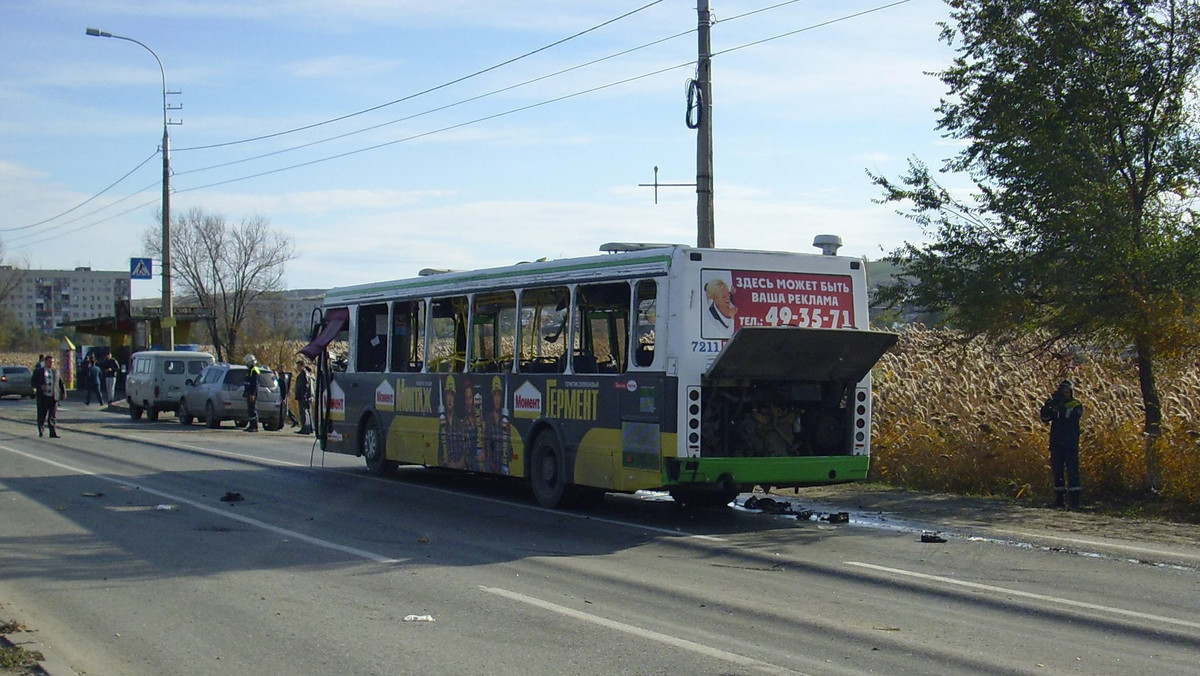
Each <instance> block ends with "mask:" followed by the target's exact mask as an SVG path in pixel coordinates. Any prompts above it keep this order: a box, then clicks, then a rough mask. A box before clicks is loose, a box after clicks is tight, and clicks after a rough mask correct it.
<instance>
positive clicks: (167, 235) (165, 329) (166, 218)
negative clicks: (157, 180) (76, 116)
mask: <svg viewBox="0 0 1200 676" xmlns="http://www.w3.org/2000/svg"><path fill="white" fill-rule="evenodd" d="M87 34H88V35H90V36H92V37H97V38H113V39H114V40H125V41H126V42H132V43H134V44H137V45H141V46H142V48H143V49H145V50H146V51H147V52H150V55H151V56H153V57H154V60H155V61H157V62H158V70H159V72H160V73H162V98H163V106H162V108H163V137H162V158H163V174H162V343H163V349H164V350H174V349H175V303H174V301H173V300H172V299H171V137H170V136H169V135H168V134H167V127H168V125H169V124H170V121H169V120H168V119H167V111H168V110H171V108H170V107H169V106H168V105H167V93H168V92H167V71H166V69H164V68H163V64H162V59H160V58H158V54H155V53H154V50H153V49H150V48H149V47H147V46H146V45H145V44H144V43H142V42H140V41H138V40H134V39H133V38H127V37H123V36H120V35H113V34H112V33H106V32H104V31H102V30H99V29H96V28H89V29H87Z"/></svg>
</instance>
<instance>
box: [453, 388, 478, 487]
mask: <svg viewBox="0 0 1200 676" xmlns="http://www.w3.org/2000/svg"><path fill="white" fill-rule="evenodd" d="M462 402H463V408H462V416H460V417H459V425H460V429H461V439H462V444H463V447H462V452H463V460H464V461H465V462H466V464H467V469H469V470H471V471H473V472H476V471H479V470H480V469H481V467H480V464H481V463H480V456H481V455H483V436H482V434H483V410H482V405H483V400H482V399H481V398H480V396H479V395H478V394H477V393H476V392H475V384H474V383H472V382H471V379H470V378H465V379H463V387H462Z"/></svg>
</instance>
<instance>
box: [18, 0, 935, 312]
mask: <svg viewBox="0 0 1200 676" xmlns="http://www.w3.org/2000/svg"><path fill="white" fill-rule="evenodd" d="M651 3H652V0H616V1H609V2H603V3H597V2H582V1H576V0H509V1H507V2H502V3H497V2H479V1H475V0H439V1H438V2H430V1H429V0H286V1H283V0H278V1H277V0H258V1H257V2H242V1H241V0H207V1H202V0H156V1H155V2H145V1H144V0H89V1H86V2H84V1H71V0H37V1H36V2H35V1H32V0H0V64H3V65H2V66H0V241H2V242H3V243H4V247H5V258H6V262H17V263H20V264H23V265H24V264H28V265H31V266H33V267H37V268H68V267H76V266H91V267H92V268H93V269H102V270H123V269H128V265H129V258H130V257H131V256H139V255H142V253H143V251H142V246H141V241H142V233H143V232H145V231H146V230H147V229H151V228H157V221H156V217H155V213H156V210H157V209H158V208H159V201H160V197H161V187H160V180H161V172H162V160H161V156H159V155H158V154H157V152H156V151H157V148H158V146H159V143H160V140H161V136H162V79H161V75H160V72H159V70H158V65H157V64H156V63H155V61H154V58H153V56H151V54H150V53H149V52H147V51H146V50H145V49H143V48H142V47H140V46H138V45H137V44H134V43H131V42H126V41H121V40H112V39H102V38H96V37H88V36H86V35H85V29H86V28H88V27H94V28H98V29H101V30H104V31H107V32H110V33H113V34H116V35H122V36H126V37H130V38H134V39H136V40H139V41H141V42H143V43H145V44H146V45H147V46H148V47H150V48H151V49H153V50H154V52H155V53H157V55H158V56H159V58H161V59H162V62H163V66H164V68H165V71H166V78H167V88H168V89H170V90H172V91H175V90H178V91H181V92H182V93H181V94H180V95H177V96H174V95H173V96H170V97H169V102H170V103H171V104H172V105H180V104H181V105H182V106H183V108H182V110H176V111H171V113H170V116H171V118H172V120H181V121H182V124H181V125H172V126H171V127H170V135H171V147H172V154H171V164H172V170H173V174H174V176H173V178H172V184H173V188H174V193H173V196H172V203H171V204H172V211H173V212H175V213H181V212H182V211H184V210H187V209H190V208H193V207H199V208H202V209H204V210H206V211H208V212H212V213H216V214H220V215H222V216H224V217H225V218H226V219H227V220H229V221H232V222H238V221H240V220H242V219H244V218H250V217H254V216H262V217H264V218H266V219H268V220H269V221H270V222H271V224H272V226H273V227H275V228H276V229H278V230H280V231H282V232H285V233H287V234H289V235H291V236H292V237H293V238H294V239H295V242H296V247H297V253H298V258H297V259H296V260H295V261H293V262H292V263H291V264H290V265H289V268H288V272H287V275H286V278H285V279H286V283H287V286H288V287H289V288H301V287H329V286H342V285H347V284H356V283H361V282H368V281H374V280H380V279H389V278H396V277H407V276H411V275H414V274H415V273H416V272H417V271H418V270H420V269H421V268H425V267H446V268H471V267H487V266H495V265H507V264H510V263H513V262H516V261H520V260H531V259H535V258H541V257H544V256H545V257H550V258H559V257H565V256H578V255H591V254H593V253H595V252H596V251H597V247H598V246H599V245H600V244H602V243H604V242H609V241H653V242H681V243H689V244H694V243H695V241H696V225H695V222H696V197H695V192H694V189H692V188H678V187H677V188H660V190H659V193H658V204H655V203H654V192H653V190H652V189H650V188H645V187H639V185H638V184H639V183H649V182H652V180H653V178H654V173H653V167H655V166H658V167H659V180H660V181H662V182H664V183H692V182H694V180H695V166H696V159H695V156H696V151H695V147H696V136H695V132H694V131H692V130H690V129H688V128H687V127H686V126H685V124H684V113H685V90H686V84H687V80H688V79H689V78H690V77H693V76H694V74H695V72H694V61H695V58H696V50H697V47H696V36H695V32H694V29H695V28H696V23H697V17H696V11H695V2H694V1H693V0H663V1H662V2H658V3H654V4H652V5H651V6H649V7H647V8H645V9H642V10H641V11H638V12H636V13H633V14H631V15H630V16H628V17H626V18H623V19H621V20H619V21H616V22H614V23H611V24H609V25H606V26H603V27H600V28H597V29H596V30H594V31H591V32H588V33H586V34H584V35H582V36H580V37H576V38H574V39H571V40H568V41H566V42H564V43H562V44H559V45H556V46H553V47H550V48H548V49H544V50H542V51H537V53H535V54H533V55H531V56H528V57H525V58H521V59H518V60H515V61H513V62H511V63H508V64H507V65H499V64H503V63H504V62H507V61H510V60H512V59H515V58H516V57H520V56H522V55H524V54H527V53H530V52H534V51H535V50H539V49H541V48H543V47H546V46H547V45H551V44H552V43H555V42H557V41H559V40H562V39H564V38H567V37H570V36H572V35H575V34H577V33H580V32H582V31H586V30H588V29H590V28H593V27H596V26H599V25H600V24H604V23H605V22H608V21H610V20H612V19H615V18H616V17H619V16H621V15H622V14H625V13H627V12H631V11H632V10H636V9H638V8H641V7H643V6H645V5H648V4H651ZM777 4H780V3H779V0H736V1H735V0H712V10H713V16H714V18H715V20H716V23H715V25H714V26H713V28H712V47H713V51H714V54H715V56H714V59H713V83H714V84H713V91H714V93H713V103H714V107H715V112H714V115H713V126H714V178H715V190H714V194H715V224H716V242H717V245H718V246H722V247H735V248H752V249H780V250H793V251H813V250H814V249H812V247H811V244H812V239H813V237H814V236H815V235H817V234H822V233H835V234H839V235H841V236H842V238H843V240H844V241H845V245H846V246H845V248H844V249H843V250H842V253H849V254H852V255H865V256H868V257H871V258H877V257H879V256H881V255H882V254H883V253H884V252H885V251H890V250H891V249H893V248H894V247H896V246H898V245H899V244H901V243H902V242H903V241H906V240H907V241H920V239H921V233H920V232H919V231H918V230H917V229H916V228H915V226H914V225H913V224H911V223H910V222H909V221H907V220H905V219H903V218H902V217H900V216H898V215H897V214H896V213H895V211H894V208H893V207H890V206H884V205H877V204H874V203H873V202H872V199H873V198H875V197H877V196H878V194H879V193H878V190H877V189H876V188H875V187H874V186H872V184H871V183H870V180H869V178H868V177H867V175H866V173H865V172H866V171H867V170H870V171H872V172H878V173H882V174H884V175H887V176H893V177H894V176H897V175H899V174H900V173H902V172H903V171H904V169H905V166H906V160H907V158H908V157H910V156H913V155H915V156H918V157H920V158H922V159H923V160H925V161H926V162H928V163H929V164H930V165H931V166H940V164H941V161H942V160H944V159H945V158H948V157H950V156H952V155H953V154H954V153H955V151H956V146H955V145H954V144H953V143H952V142H950V141H948V140H947V139H944V138H942V136H941V134H940V133H939V132H938V131H937V130H936V129H935V128H934V125H935V123H936V120H937V115H936V113H935V112H934V108H935V107H936V106H937V104H938V101H939V98H940V97H941V95H942V94H943V92H944V86H943V85H942V84H941V83H940V82H939V81H938V80H937V79H936V78H935V77H932V76H930V75H928V74H927V73H928V72H931V71H937V70H940V69H942V68H944V67H946V66H947V65H948V64H949V61H950V58H951V56H952V53H951V51H950V49H949V48H948V47H946V46H945V45H944V44H941V43H939V42H938V39H937V37H938V32H939V28H938V26H937V22H938V21H942V20H945V18H946V15H947V8H946V6H945V4H944V3H943V2H942V1H941V0H910V1H909V2H903V3H899V4H896V5H895V6H892V7H888V8H884V9H879V11H874V12H869V13H866V14H862V15H861V16H857V17H854V18H849V19H846V20H844V21H837V20H838V19H842V18H844V17H848V16H851V15H855V14H858V13H860V12H868V10H873V9H876V8H881V7H884V6H885V5H889V4H891V2H889V0H865V1H861V0H802V1H798V2H792V3H787V4H783V5H782V6H779V7H776V8H774V9H767V10H766V11H761V12H755V10H762V9H764V8H769V7H771V6H773V5H777ZM831 21H832V22H834V23H829V24H828V25H821V24H825V23H826V22H831ZM804 29H809V30H804ZM681 33H682V34H683V35H682V36H680V37H676V38H674V39H669V40H663V39H664V38H669V37H671V36H674V35H677V34H681ZM786 33H794V34H792V35H790V36H787V37H782V38H778V39H769V38H774V37H776V36H779V35H782V34H786ZM660 40H663V41H662V42H659V43H658V44H654V45H653V46H649V47H645V48H643V49H637V50H635V51H631V52H629V53H627V54H624V55H621V56H615V57H613V58H607V59H605V57H609V56H612V55H615V54H618V53H621V52H625V51H626V50H631V49H634V48H637V47H641V46H643V45H648V44H650V43H654V42H656V41H660ZM764 40H765V42H760V41H764ZM754 43H758V44H754ZM597 59H605V60H603V61H600V62H598V63H595V64H593V65H590V66H585V67H582V68H575V67H577V66H581V65H583V64H587V63H589V62H592V61H595V60H597ZM495 66H499V67H495ZM675 66H681V67H675ZM493 67H495V68H493ZM488 69H490V70H488ZM565 69H573V70H570V71H569V72H566V73H563V74H561V75H557V76H554V77H544V76H547V75H550V74H553V73H557V72H558V71H562V70H565ZM480 71H486V72H483V73H482V74H479V75H475V76H473V77H466V76H470V75H472V74H474V73H478V72H480ZM655 73H657V74H655ZM464 77H466V79H462V80H461V81H459V82H456V83H454V84H448V83H452V82H454V81H456V80H460V79H461V78H464ZM539 78H544V79H539ZM534 80H536V81H534ZM529 81H534V82H531V83H529V84H525V85H523V86H519V87H513V86H514V85H518V84H521V83H526V82H529ZM622 82H623V84H615V83H622ZM443 85H447V86H443ZM610 85H611V86H610ZM426 90H432V91H429V92H428V93H423V94H422V92H426ZM584 92H587V93H584ZM418 94H419V95H418ZM576 94H578V95H576ZM414 95H416V96H414ZM560 97H568V98H565V99H562V100H558V101H555V99H559V98H560ZM392 102H396V103H392ZM389 103H391V105H383V104H389ZM531 106H532V107H531ZM376 107H378V108H377V109H375V110H372V111H370V112H365V113H362V114H360V115H353V114H354V113H358V112H359V111H366V110H368V109H372V108H376ZM522 109H523V110H522ZM345 116H350V117H346V118H345V119H342V120H340V121H334V122H329V123H328V124H318V123H323V122H327V121H330V120H335V119H337V118H342V117H345ZM309 125H318V126H314V127H312V128H309V129H307V130H304V131H297V132H294V133H281V132H288V131H290V130H294V129H297V128H301V127H306V126H309ZM263 136H267V137H269V138H264V139H261V140H257V141H249V142H241V141H244V140H246V139H252V138H256V137H263ZM206 146H210V147H206ZM211 146H217V147H211ZM143 162H144V164H143ZM139 165H140V167H139ZM126 174H128V176H127V177H126ZM122 177H125V178H123V179H122ZM118 181H119V182H118ZM114 182H117V184H116V185H115V186H112V187H111V188H109V186H111V185H112V184H113V183H114ZM106 188H109V189H108V191H107V192H104V194H103V195H100V196H99V197H96V195H97V194H98V193H101V192H102V191H104V190H105V189H106ZM93 197H94V199H91V201H90V202H89V201H87V200H89V199H90V198H93ZM84 202H87V203H86V204H83V203H84ZM114 203H115V204H114ZM81 204H82V206H80V205H81ZM73 208H74V209H73ZM72 209H73V210H72ZM68 210H71V211H69V213H66V214H65V215H60V214H62V213H63V212H67V211H68ZM158 285H159V282H158V280H157V278H156V279H155V280H153V281H149V282H135V283H134V295H135V297H153V296H155V295H156V294H157V290H158V288H159V286H158Z"/></svg>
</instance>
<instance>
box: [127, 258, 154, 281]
mask: <svg viewBox="0 0 1200 676" xmlns="http://www.w3.org/2000/svg"><path fill="white" fill-rule="evenodd" d="M153 270H154V264H153V261H152V260H151V259H149V258H130V259H129V278H130V279H150V278H151V277H153V274H151V273H152V272H153Z"/></svg>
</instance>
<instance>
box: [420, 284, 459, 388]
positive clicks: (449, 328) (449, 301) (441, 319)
mask: <svg viewBox="0 0 1200 676" xmlns="http://www.w3.org/2000/svg"><path fill="white" fill-rule="evenodd" d="M467 308H468V303H467V297H466V296H452V297H450V298H435V299H434V300H433V305H431V306H430V309H431V310H432V313H431V314H432V317H431V318H430V320H429V330H430V335H429V349H428V351H427V353H426V355H427V359H428V361H429V370H430V371H433V372H438V373H458V372H460V371H462V370H463V369H464V367H465V366H466V355H467Z"/></svg>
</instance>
